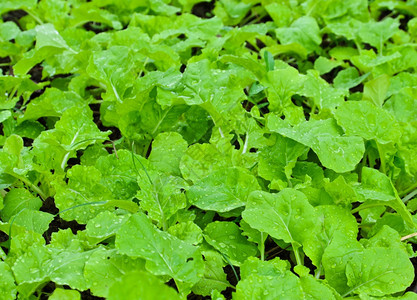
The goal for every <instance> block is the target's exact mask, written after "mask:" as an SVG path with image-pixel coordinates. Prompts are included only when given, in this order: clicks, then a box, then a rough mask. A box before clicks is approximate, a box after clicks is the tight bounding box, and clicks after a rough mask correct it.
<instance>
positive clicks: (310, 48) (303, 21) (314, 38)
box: [275, 16, 321, 53]
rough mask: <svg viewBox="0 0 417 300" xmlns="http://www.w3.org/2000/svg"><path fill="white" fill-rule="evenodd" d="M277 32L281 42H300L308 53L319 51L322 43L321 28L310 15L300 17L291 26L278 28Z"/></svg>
mask: <svg viewBox="0 0 417 300" xmlns="http://www.w3.org/2000/svg"><path fill="white" fill-rule="evenodd" d="M275 33H276V35H277V37H278V39H279V40H280V42H281V44H283V45H288V44H291V43H299V44H300V45H302V46H303V47H304V48H305V49H306V50H307V52H308V53H311V52H314V51H317V50H318V49H319V45H320V44H321V36H320V28H319V26H318V25H317V22H316V20H315V19H314V18H312V17H309V16H303V17H301V18H298V19H297V20H296V21H295V22H294V23H292V24H291V26H290V27H287V28H278V29H276V30H275Z"/></svg>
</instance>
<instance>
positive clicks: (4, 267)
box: [0, 261, 16, 300]
mask: <svg viewBox="0 0 417 300" xmlns="http://www.w3.org/2000/svg"><path fill="white" fill-rule="evenodd" d="M0 275H1V281H0V296H1V299H4V300H13V299H16V285H15V282H14V280H15V279H14V278H13V273H12V271H11V270H10V267H9V265H8V264H6V263H5V262H4V261H0Z"/></svg>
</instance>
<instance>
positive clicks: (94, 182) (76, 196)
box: [53, 165, 111, 224]
mask: <svg viewBox="0 0 417 300" xmlns="http://www.w3.org/2000/svg"><path fill="white" fill-rule="evenodd" d="M67 177H68V184H65V183H63V182H59V181H54V182H53V186H54V188H55V191H56V195H55V204H56V206H57V207H58V209H59V210H60V211H61V212H62V213H61V214H60V216H61V218H63V219H64V220H77V222H80V223H84V224H85V223H87V222H88V221H89V220H90V219H92V218H94V217H95V216H96V215H97V214H98V213H99V212H101V211H103V210H106V209H105V208H104V207H103V206H102V205H103V204H104V202H105V201H107V200H109V199H111V192H110V191H109V190H108V189H107V188H106V187H105V186H104V185H102V184H101V179H102V175H101V173H100V171H99V170H97V169H96V168H95V167H93V166H80V165H75V166H73V167H72V168H71V169H70V170H68V172H67ZM86 205H87V207H88V209H86V208H87V207H86ZM64 210H66V211H65V212H63V211H64Z"/></svg>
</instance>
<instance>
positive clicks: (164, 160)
mask: <svg viewBox="0 0 417 300" xmlns="http://www.w3.org/2000/svg"><path fill="white" fill-rule="evenodd" d="M187 146H188V144H187V142H186V141H185V140H184V139H183V138H182V137H181V135H180V134H178V133H175V132H165V133H160V134H159V135H157V136H156V138H155V139H154V140H153V142H152V152H151V154H150V155H149V161H150V162H152V163H153V165H154V166H155V167H156V169H157V170H158V171H161V172H164V173H167V174H171V175H175V176H179V175H180V169H179V164H180V160H181V157H182V156H183V154H184V153H185V151H186V150H187Z"/></svg>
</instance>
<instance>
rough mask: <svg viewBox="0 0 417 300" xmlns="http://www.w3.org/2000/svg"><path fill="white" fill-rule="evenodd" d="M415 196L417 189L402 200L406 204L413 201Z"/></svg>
mask: <svg viewBox="0 0 417 300" xmlns="http://www.w3.org/2000/svg"><path fill="white" fill-rule="evenodd" d="M415 195H417V189H415V190H414V191H412V192H411V193H409V194H408V195H407V196H405V197H404V198H402V199H401V200H402V201H403V202H404V203H407V202H408V201H409V200H411V199H413V198H414V196H415Z"/></svg>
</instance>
